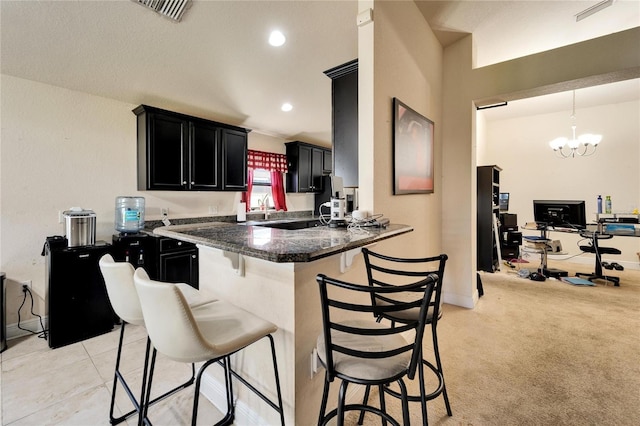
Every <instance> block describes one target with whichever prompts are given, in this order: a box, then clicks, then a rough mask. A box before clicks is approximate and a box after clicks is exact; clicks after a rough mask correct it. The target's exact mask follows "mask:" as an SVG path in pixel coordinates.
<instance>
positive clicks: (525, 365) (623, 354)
mask: <svg viewBox="0 0 640 426" xmlns="http://www.w3.org/2000/svg"><path fill="white" fill-rule="evenodd" d="M550 266H556V267H560V268H562V269H565V270H569V271H570V273H571V275H573V274H574V273H575V271H576V269H577V270H580V271H585V272H587V271H588V270H589V267H585V266H583V265H577V266H576V265H571V264H568V263H566V262H563V263H560V264H556V265H552V264H550ZM612 274H613V275H618V276H621V277H622V280H621V281H622V282H621V286H620V287H614V286H613V285H611V284H609V285H606V286H605V285H604V283H599V284H598V285H597V286H595V287H582V286H572V285H569V284H565V283H562V282H560V281H557V280H547V281H545V282H535V281H531V280H528V279H523V278H519V277H517V276H516V275H515V274H514V273H508V272H501V273H495V274H488V273H482V280H483V286H484V291H485V295H484V296H483V297H482V298H480V300H479V302H478V304H477V306H476V308H475V309H473V310H469V309H464V308H459V307H456V306H451V305H445V308H444V316H443V319H442V321H441V322H440V323H439V325H438V328H439V340H440V354H441V356H442V359H443V363H444V372H445V378H446V383H447V389H448V393H449V399H450V402H451V406H452V410H453V417H448V416H447V415H446V411H445V409H444V402H443V400H442V398H438V399H436V400H433V401H430V402H429V404H428V408H429V423H430V424H432V425H438V424H445V425H637V424H640V272H639V271H628V270H627V271H624V272H619V271H612ZM425 341H427V342H428V343H427V344H426V345H425V351H427V350H429V349H430V348H431V345H430V339H425ZM372 400H373V401H377V394H375V395H373V398H372ZM387 406H388V408H389V407H391V408H390V410H389V411H390V412H391V413H392V415H394V417H396V418H398V419H401V415H400V408H399V404H398V403H397V401H393V400H392V398H389V397H387ZM410 410H411V415H412V417H411V424H412V425H417V424H421V418H420V416H419V405H418V404H411V405H410ZM356 417H357V415H356V414H355V413H350V414H349V416H348V418H347V422H346V423H347V424H355V423H356V421H355V419H356ZM365 424H366V425H374V424H375V425H377V424H380V420H379V419H378V418H375V417H374V416H372V415H371V414H369V415H367V417H366V419H365Z"/></svg>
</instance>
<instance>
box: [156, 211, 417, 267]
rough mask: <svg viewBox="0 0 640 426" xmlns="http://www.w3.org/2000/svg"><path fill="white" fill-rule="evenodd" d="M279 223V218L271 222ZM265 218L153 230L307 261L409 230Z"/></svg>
mask: <svg viewBox="0 0 640 426" xmlns="http://www.w3.org/2000/svg"><path fill="white" fill-rule="evenodd" d="M273 222H282V221H273ZM258 223H259V224H260V225H266V224H268V223H269V221H263V222H247V223H240V224H236V223H230V222H207V223H193V224H185V225H170V226H163V227H158V228H155V229H154V231H153V232H154V233H155V234H157V235H161V236H166V237H171V238H175V239H177V240H182V241H187V242H191V243H195V244H201V245H204V246H208V247H214V248H217V249H221V250H225V251H229V252H233V253H240V254H243V255H246V256H251V257H255V258H258V259H264V260H268V261H271V262H279V263H285V262H311V261H314V260H317V259H321V258H323V257H327V256H331V255H334V254H338V253H342V252H345V251H348V250H351V249H354V248H358V247H362V246H365V245H367V244H371V243H373V242H375V241H380V240H384V239H387V238H391V237H394V236H397V235H401V234H404V233H407V232H411V231H413V227H411V226H409V225H399V224H390V225H388V226H387V227H385V228H376V227H366V228H360V229H356V228H354V229H347V228H344V227H343V228H330V227H328V226H317V227H311V228H304V229H296V230H288V229H277V228H270V227H268V226H260V225H259V224H258Z"/></svg>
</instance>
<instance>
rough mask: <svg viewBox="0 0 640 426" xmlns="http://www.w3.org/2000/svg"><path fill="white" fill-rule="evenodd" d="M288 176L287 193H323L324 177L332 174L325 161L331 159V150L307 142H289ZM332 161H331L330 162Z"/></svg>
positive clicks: (287, 146)
mask: <svg viewBox="0 0 640 426" xmlns="http://www.w3.org/2000/svg"><path fill="white" fill-rule="evenodd" d="M285 146H286V150H287V163H288V164H287V166H288V169H289V171H288V172H287V175H286V182H287V192H314V193H316V192H322V191H323V190H324V182H323V179H322V176H324V175H325V174H329V173H331V171H330V170H329V171H328V173H327V168H326V167H325V159H326V158H327V153H328V158H331V150H329V149H327V148H322V147H319V146H316V145H311V144H308V143H305V142H288V143H286V144H285ZM329 161H330V160H329Z"/></svg>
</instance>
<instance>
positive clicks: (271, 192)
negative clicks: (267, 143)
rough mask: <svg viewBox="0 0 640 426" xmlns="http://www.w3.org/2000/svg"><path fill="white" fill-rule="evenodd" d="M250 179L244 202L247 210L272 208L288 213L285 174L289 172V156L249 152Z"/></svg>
mask: <svg viewBox="0 0 640 426" xmlns="http://www.w3.org/2000/svg"><path fill="white" fill-rule="evenodd" d="M247 166H248V169H249V170H248V172H249V179H248V182H247V191H246V192H243V193H242V198H241V199H242V201H243V202H245V203H247V210H255V209H261V208H262V206H264V208H272V209H276V210H281V211H287V202H286V199H285V193H284V181H283V174H284V173H286V172H287V156H286V155H284V154H276V153H273V152H263V151H255V150H251V149H250V150H249V151H248V153H247Z"/></svg>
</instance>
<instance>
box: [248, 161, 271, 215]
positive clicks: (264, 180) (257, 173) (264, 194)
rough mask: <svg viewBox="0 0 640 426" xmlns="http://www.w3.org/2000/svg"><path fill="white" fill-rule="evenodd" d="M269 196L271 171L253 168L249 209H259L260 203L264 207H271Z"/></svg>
mask: <svg viewBox="0 0 640 426" xmlns="http://www.w3.org/2000/svg"><path fill="white" fill-rule="evenodd" d="M272 198H273V197H272V196H271V172H270V171H268V170H265V169H254V170H253V188H252V190H251V202H250V204H249V207H250V208H251V210H260V209H261V206H262V204H264V205H265V208H267V209H271V208H273V199H272Z"/></svg>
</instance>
